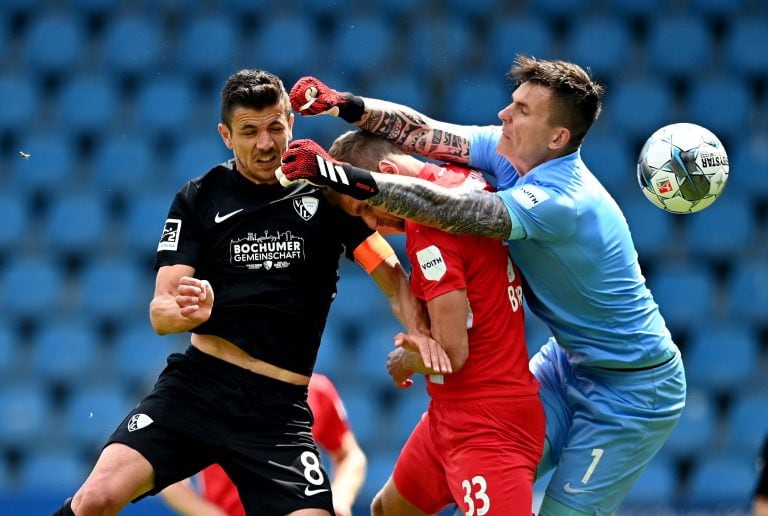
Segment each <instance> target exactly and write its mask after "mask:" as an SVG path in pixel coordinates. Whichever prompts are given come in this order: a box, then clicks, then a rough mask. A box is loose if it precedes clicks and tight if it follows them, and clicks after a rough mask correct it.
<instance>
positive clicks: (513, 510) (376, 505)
mask: <svg viewBox="0 0 768 516" xmlns="http://www.w3.org/2000/svg"><path fill="white" fill-rule="evenodd" d="M330 153H331V155H332V156H333V157H334V158H336V159H339V160H341V161H347V162H350V163H351V164H352V165H354V166H360V167H363V168H367V169H371V170H379V171H381V172H390V173H397V174H403V175H418V176H419V177H421V178H423V179H428V180H430V181H433V182H435V183H438V184H441V185H443V186H451V187H458V188H467V189H470V188H483V187H486V183H485V180H484V179H483V178H482V175H481V174H480V173H479V172H477V171H472V170H469V169H467V168H464V167H456V166H437V165H433V164H424V163H423V162H421V161H419V160H417V159H416V158H414V157H412V156H410V155H407V154H404V153H402V152H401V151H399V150H398V149H397V148H396V147H394V146H392V145H391V144H389V143H387V142H385V141H383V140H380V139H378V138H377V137H375V136H372V135H370V134H368V133H364V132H359V131H358V132H355V131H352V132H349V133H345V134H344V135H342V136H341V137H339V138H338V139H337V140H336V142H335V143H334V145H333V147H332V148H331V151H330ZM350 202H351V203H355V202H356V201H350ZM362 204H364V206H359V205H357V210H359V212H360V213H359V214H360V215H362V216H363V217H364V218H366V220H367V221H368V222H369V225H371V224H377V222H378V224H381V223H382V220H383V219H378V218H377V210H376V209H375V208H371V207H370V206H368V205H367V204H365V203H362ZM390 217H391V215H390ZM371 221H373V222H371ZM385 223H386V222H385ZM405 229H406V249H407V252H408V257H409V259H410V261H411V265H412V272H411V287H412V289H413V291H414V294H415V295H416V297H418V298H420V299H422V300H423V301H424V302H426V304H427V308H428V310H429V316H430V320H431V325H432V336H433V337H434V338H435V339H437V340H438V341H439V342H440V343H442V345H443V346H444V347H445V350H446V352H447V353H448V356H449V357H450V358H451V363H452V366H453V374H449V375H444V376H443V375H439V376H428V377H427V389H428V392H429V395H430V397H431V398H432V402H431V403H430V405H429V409H428V410H427V412H426V413H425V414H424V415H423V416H422V418H421V421H420V422H419V423H418V424H417V425H416V427H415V428H414V430H413V432H412V434H411V436H410V438H409V439H408V441H407V443H406V444H405V447H404V448H403V451H402V452H401V454H400V457H399V458H398V460H397V463H396V464H395V468H394V472H393V475H392V477H391V478H390V479H389V480H388V481H387V483H386V484H385V486H384V487H383V488H382V489H381V490H380V491H379V493H378V494H377V495H376V498H375V499H374V502H373V505H372V512H373V514H375V515H383V514H398V515H410V514H424V513H426V514H433V513H436V512H439V511H440V510H441V509H443V508H444V507H445V506H447V505H449V504H450V503H451V502H455V503H456V504H457V505H458V506H459V507H460V508H461V509H462V511H463V512H464V514H468V515H478V516H483V515H485V516H490V515H503V516H508V515H510V514H526V513H527V514H530V513H531V508H532V506H533V482H534V477H535V472H536V467H537V465H538V462H539V459H540V458H541V454H542V451H543V447H544V431H545V424H544V411H543V408H542V405H541V401H540V399H539V396H538V390H539V384H538V382H537V381H536V379H535V378H534V377H533V375H532V374H531V373H530V371H529V369H528V352H527V348H526V345H525V326H524V318H523V306H522V303H523V299H522V284H521V278H520V274H519V272H518V270H517V268H516V267H515V266H514V264H513V263H512V262H511V261H510V259H509V254H508V252H507V248H506V246H505V245H504V243H503V242H501V241H500V240H494V239H490V238H481V237H476V236H463V235H451V234H448V233H446V232H444V231H441V230H437V229H434V228H429V227H427V226H423V225H420V224H417V223H414V222H411V221H406V223H405ZM399 339H402V337H399ZM404 344H405V345H406V346H407V343H405V342H404ZM414 349H415V348H414ZM387 367H388V369H389V371H390V374H391V375H392V378H393V379H394V380H395V382H396V383H397V384H398V385H405V384H406V382H407V381H408V379H409V377H410V376H411V375H412V374H413V373H414V372H424V371H425V369H424V367H423V363H422V362H421V359H420V357H419V356H418V354H417V353H414V352H413V351H409V350H407V349H405V347H400V348H398V349H396V350H395V351H394V352H392V353H391V354H390V356H389V358H388V366H387Z"/></svg>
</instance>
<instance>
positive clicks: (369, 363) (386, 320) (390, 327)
mask: <svg viewBox="0 0 768 516" xmlns="http://www.w3.org/2000/svg"><path fill="white" fill-rule="evenodd" d="M385 315H387V314H382V315H381V316H380V317H379V318H378V320H375V321H371V324H369V325H366V326H365V329H364V331H363V334H362V335H361V337H360V341H359V342H358V345H357V349H356V350H355V358H354V367H355V368H354V373H355V374H354V378H355V379H356V380H357V381H359V382H365V383H367V384H368V385H370V386H372V387H374V388H376V389H378V388H381V387H383V388H388V387H390V386H391V385H392V379H391V378H390V376H389V374H388V373H387V355H388V354H389V353H390V351H393V350H394V349H395V346H394V337H395V335H396V334H397V333H399V332H402V331H405V330H404V329H403V327H402V325H401V324H400V323H399V322H398V321H397V319H395V317H394V316H392V315H390V316H389V317H384V316H385Z"/></svg>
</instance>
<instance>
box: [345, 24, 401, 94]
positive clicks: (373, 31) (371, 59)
mask: <svg viewBox="0 0 768 516" xmlns="http://www.w3.org/2000/svg"><path fill="white" fill-rule="evenodd" d="M396 42H397V35H396V34H395V32H394V30H393V27H392V24H389V23H386V22H385V21H384V20H382V19H381V18H378V17H372V16H368V15H353V16H348V17H344V18H342V19H340V20H339V23H338V25H337V28H336V32H335V34H334V36H333V39H332V41H331V46H332V49H331V64H332V66H333V67H334V68H335V69H336V70H337V71H338V72H340V73H347V74H351V75H353V76H358V75H365V74H371V73H373V72H374V71H381V70H382V69H384V70H387V69H388V68H387V60H388V58H389V57H390V52H391V50H392V48H393V47H394V46H395V44H396ZM381 80H386V79H384V77H381Z"/></svg>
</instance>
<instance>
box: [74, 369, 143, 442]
mask: <svg viewBox="0 0 768 516" xmlns="http://www.w3.org/2000/svg"><path fill="white" fill-rule="evenodd" d="M138 401H139V400H138V399H135V397H134V396H133V395H131V394H129V393H127V392H126V390H125V388H124V387H123V386H122V385H121V384H119V383H117V382H114V381H110V382H108V383H94V384H90V385H86V386H83V387H80V388H76V389H74V391H73V392H72V393H71V394H70V397H69V400H68V402H67V404H66V406H65V408H64V416H63V425H62V428H61V432H62V434H63V435H64V437H65V438H66V439H67V442H71V443H72V444H74V445H75V446H77V447H78V448H79V449H81V450H83V451H85V452H89V453H94V452H95V451H97V450H98V449H99V448H100V447H101V446H103V445H104V443H105V442H106V440H107V438H108V437H109V435H110V434H111V433H112V432H113V431H114V430H115V428H117V425H118V424H119V423H120V421H122V420H123V418H125V416H126V415H128V412H129V411H130V410H131V409H132V408H133V407H134V406H135V405H136V403H137V402H138Z"/></svg>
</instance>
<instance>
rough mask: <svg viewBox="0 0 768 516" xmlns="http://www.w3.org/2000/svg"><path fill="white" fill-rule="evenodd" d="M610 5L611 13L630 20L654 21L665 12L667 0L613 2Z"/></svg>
mask: <svg viewBox="0 0 768 516" xmlns="http://www.w3.org/2000/svg"><path fill="white" fill-rule="evenodd" d="M609 4H610V12H616V13H618V14H621V15H623V16H625V17H628V18H635V17H641V18H645V19H653V18H655V17H657V16H659V13H661V12H664V7H665V6H666V5H667V0H611V1H610V3H609Z"/></svg>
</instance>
